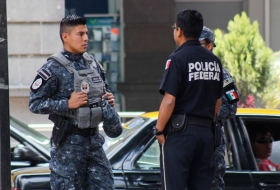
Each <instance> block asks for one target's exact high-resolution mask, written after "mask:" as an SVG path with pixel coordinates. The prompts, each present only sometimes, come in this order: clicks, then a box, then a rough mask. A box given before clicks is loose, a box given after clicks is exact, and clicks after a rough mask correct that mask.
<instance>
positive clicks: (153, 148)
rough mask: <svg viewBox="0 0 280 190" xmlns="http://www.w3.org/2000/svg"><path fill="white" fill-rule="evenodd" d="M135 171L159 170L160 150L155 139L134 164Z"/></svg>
mask: <svg viewBox="0 0 280 190" xmlns="http://www.w3.org/2000/svg"><path fill="white" fill-rule="evenodd" d="M134 167H135V168H136V169H141V170H151V169H159V168H160V149H159V144H158V141H157V140H156V138H154V139H153V142H152V143H151V144H150V146H148V147H147V148H146V149H145V151H144V152H143V153H142V154H141V156H140V157H139V158H138V159H137V161H136V162H135V164H134Z"/></svg>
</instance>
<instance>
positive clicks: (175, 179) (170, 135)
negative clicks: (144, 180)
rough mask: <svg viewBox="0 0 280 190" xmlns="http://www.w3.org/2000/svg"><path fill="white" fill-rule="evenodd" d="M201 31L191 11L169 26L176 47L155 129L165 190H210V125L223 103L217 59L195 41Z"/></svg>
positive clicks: (198, 19)
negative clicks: (171, 29)
mask: <svg viewBox="0 0 280 190" xmlns="http://www.w3.org/2000/svg"><path fill="white" fill-rule="evenodd" d="M202 27H203V18H202V15H201V14H200V13H199V12H198V11H196V10H183V11H181V12H179V13H178V14H177V17H176V22H175V24H174V25H173V26H172V28H173V30H174V31H173V35H174V40H175V42H176V44H177V45H178V46H179V48H178V49H177V50H176V51H175V52H173V53H172V54H171V55H170V56H169V57H168V59H167V61H166V65H165V71H164V74H163V78H162V81H161V85H160V89H159V90H160V93H161V94H163V100H162V102H161V105H160V109H159V117H158V121H157V124H156V126H155V128H154V134H155V135H156V138H157V139H158V142H159V144H160V148H161V174H162V175H161V181H162V189H165V190H167V189H168V190H175V189H176V190H185V189H186V187H187V189H188V190H209V189H210V188H211V181H212V179H213V175H214V160H213V155H214V150H215V142H214V134H213V129H214V126H215V125H214V122H213V121H215V120H216V114H217V113H218V112H219V109H220V106H221V103H222V98H221V97H222V93H223V74H222V65H221V62H220V60H219V59H218V58H217V57H216V56H215V55H214V54H213V53H212V52H210V51H208V50H207V49H205V48H204V47H202V46H201V44H200V42H199V40H198V38H199V36H200V34H201V31H202ZM219 140H220V139H219Z"/></svg>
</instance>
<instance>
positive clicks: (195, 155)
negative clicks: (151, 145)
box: [160, 125, 215, 190]
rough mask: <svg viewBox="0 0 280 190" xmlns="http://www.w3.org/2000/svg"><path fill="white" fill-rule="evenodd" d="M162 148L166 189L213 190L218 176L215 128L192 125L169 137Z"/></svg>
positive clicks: (164, 187)
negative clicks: (215, 177) (213, 130)
mask: <svg viewBox="0 0 280 190" xmlns="http://www.w3.org/2000/svg"><path fill="white" fill-rule="evenodd" d="M160 148H161V158H160V160H161V189H162V190H175V189H176V190H186V188H187V189H188V190H210V189H211V183H212V179H213V176H214V171H215V167H214V139H213V132H212V129H211V128H207V127H204V126H199V125H188V126H187V128H186V130H185V131H183V132H181V133H174V134H169V135H167V137H166V141H165V144H164V145H163V146H160Z"/></svg>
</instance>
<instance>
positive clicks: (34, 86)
mask: <svg viewBox="0 0 280 190" xmlns="http://www.w3.org/2000/svg"><path fill="white" fill-rule="evenodd" d="M41 85H42V78H38V79H36V80H35V81H34V82H33V84H32V86H31V87H32V89H34V90H36V89H38V88H40V86H41Z"/></svg>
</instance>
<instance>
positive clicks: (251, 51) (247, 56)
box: [214, 12, 273, 101]
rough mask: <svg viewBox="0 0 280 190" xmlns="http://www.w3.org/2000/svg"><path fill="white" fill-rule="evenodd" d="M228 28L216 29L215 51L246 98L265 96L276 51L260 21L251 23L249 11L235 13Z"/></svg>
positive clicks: (241, 95) (241, 97)
mask: <svg viewBox="0 0 280 190" xmlns="http://www.w3.org/2000/svg"><path fill="white" fill-rule="evenodd" d="M227 29H228V32H227V33H223V32H222V31H221V30H220V29H216V30H215V32H214V33H215V37H216V40H215V42H216V45H217V47H216V48H215V49H214V53H215V54H216V55H217V56H218V57H219V58H220V59H221V61H222V64H223V66H224V67H225V68H226V69H227V70H228V71H229V72H230V73H231V75H232V76H233V78H234V80H235V83H236V86H237V88H238V91H239V95H240V99H241V100H242V101H244V100H245V99H246V96H247V95H248V94H254V95H256V96H257V97H262V95H263V93H264V89H265V86H266V81H267V79H268V77H269V70H270V65H269V63H270V62H271V57H272V53H273V51H272V50H271V49H270V48H268V47H266V45H265V42H264V40H263V38H262V36H261V34H260V33H259V25H258V22H257V21H254V22H253V23H252V24H251V23H250V19H249V18H248V16H247V14H246V13H245V12H242V13H241V14H237V15H235V16H234V19H233V20H230V21H229V23H228V27H227Z"/></svg>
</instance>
